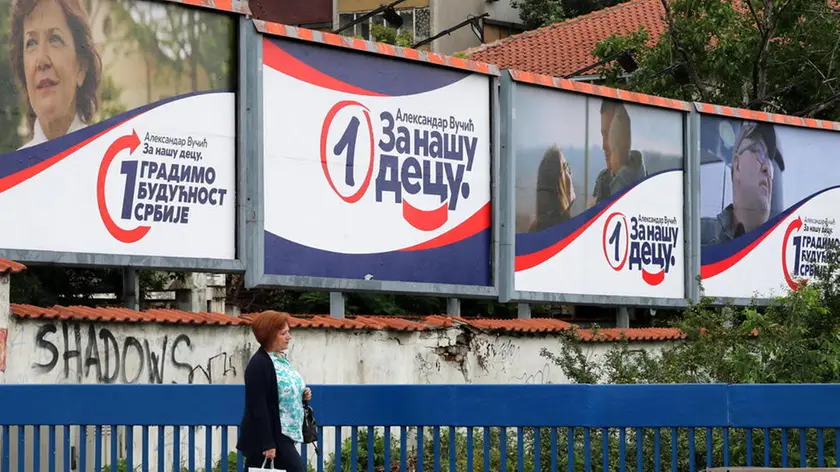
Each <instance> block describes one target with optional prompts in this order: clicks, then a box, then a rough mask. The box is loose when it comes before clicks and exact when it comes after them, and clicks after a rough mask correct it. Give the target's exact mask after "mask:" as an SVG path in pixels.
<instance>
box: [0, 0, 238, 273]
mask: <svg viewBox="0 0 840 472" xmlns="http://www.w3.org/2000/svg"><path fill="white" fill-rule="evenodd" d="M149 2H150V3H160V2H155V1H153V0H149ZM163 3H176V4H181V5H183V7H184V8H200V9H203V10H211V11H213V13H215V14H218V15H225V16H227V17H229V18H231V20H232V21H233V23H234V25H235V26H234V32H233V33H234V37H237V36H238V38H239V40H238V41H237V44H236V46H235V47H234V53H235V55H236V56H235V57H236V68H237V70H236V90H234V96H235V107H234V114H236V117H235V122H236V126H235V133H236V137H235V139H236V147H235V152H234V159H236V166H235V171H236V185H237V187H238V188H237V189H236V208H235V210H234V224H235V225H236V226H237V227H236V228H234V232H235V236H234V254H235V257H234V258H233V259H211V258H196V257H172V256H150V255H128V254H105V253H85V252H68V251H47V250H27V249H5V248H0V257H3V258H6V259H11V260H14V261H19V262H22V263H26V264H30V265H35V266H37V265H59V266H66V267H95V268H105V267H134V268H138V269H151V270H189V271H206V272H213V273H231V272H233V273H236V272H243V271H245V259H244V257H243V256H244V252H243V251H242V244H241V242H242V241H243V239H242V236H243V235H244V231H243V230H242V229H241V228H242V227H243V226H244V225H242V224H241V223H242V221H244V215H243V214H242V213H243V212H242V208H243V207H244V206H245V204H246V203H247V202H246V201H245V197H244V195H243V193H242V192H241V189H242V188H243V184H244V179H243V177H242V176H244V175H245V172H246V167H247V166H246V162H245V161H246V159H245V158H244V156H247V154H246V153H245V152H243V150H244V148H245V147H246V145H247V143H243V141H247V140H242V139H240V136H244V135H245V134H244V133H245V131H246V130H247V128H246V127H244V126H245V124H244V123H243V122H242V120H241V118H240V117H241V116H243V110H244V105H243V100H242V98H241V97H240V91H241V90H247V89H248V77H247V73H248V69H247V68H245V67H243V66H244V65H245V64H243V55H242V50H243V49H242V47H241V44H242V36H243V30H248V29H253V26H252V25H250V24H248V23H251V21H250V20H248V19H247V17H245V16H242V15H243V14H245V13H246V12H250V10H247V3H245V4H244V7H243V2H241V1H238V0H235V1H233V2H232V3H231V9H230V10H228V9H226V8H220V7H212V6H210V5H209V3H208V5H205V4H204V3H201V4H199V5H193V4H192V3H189V2H185V1H179V0H167V1H164V2H163ZM243 8H244V9H243Z"/></svg>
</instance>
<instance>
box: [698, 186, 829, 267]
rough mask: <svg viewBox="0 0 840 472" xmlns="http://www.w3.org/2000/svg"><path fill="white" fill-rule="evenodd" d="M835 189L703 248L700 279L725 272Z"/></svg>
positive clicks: (810, 198)
mask: <svg viewBox="0 0 840 472" xmlns="http://www.w3.org/2000/svg"><path fill="white" fill-rule="evenodd" d="M837 188H840V186H835V187H829V188H826V189H823V190H820V191H819V192H816V193H814V194H812V195H810V196H808V197H805V198H804V199H802V200H800V201H799V202H797V203H796V204H794V205H793V206H791V207H790V208H788V209H786V210H784V211H782V212H780V213H779V214H777V215H776V216H774V217H772V218H770V219H769V220H767V221H766V222H765V223H764V224H763V225H761V226H759V227H758V228H756V229H754V230H752V231H750V232H748V233H744V234H743V235H741V236H739V237H737V238H735V239H732V240H729V241H725V242H722V243H718V244H714V245H709V246H703V247H702V248H701V250H700V264H701V267H700V277H701V278H702V279H710V278H712V277H714V276H716V275H719V274H722V273H723V272H726V271H727V270H729V269H730V268H732V267H733V266H734V265H735V264H737V263H738V262H740V261H741V260H742V259H743V258H745V257H746V256H747V255H748V254H750V253H751V252H752V251H753V250H754V249H755V248H756V247H758V246H759V245H760V244H761V243H762V242H763V241H764V240H765V239H766V238H767V237H768V236H769V235H770V234H771V233H772V232H773V231H775V230H776V228H778V227H779V226H780V225H781V224H782V222H783V221H784V220H785V219H786V218H787V217H788V216H790V215H791V214H792V213H793V212H795V211H797V210H798V209H799V208H801V207H802V205H804V204H806V203H808V201H810V200H812V199H814V198H815V197H817V196H818V195H820V194H822V193H825V192H828V191H830V190H834V189H837ZM779 250H780V252H779V257H781V254H782V253H781V250H782V248H779Z"/></svg>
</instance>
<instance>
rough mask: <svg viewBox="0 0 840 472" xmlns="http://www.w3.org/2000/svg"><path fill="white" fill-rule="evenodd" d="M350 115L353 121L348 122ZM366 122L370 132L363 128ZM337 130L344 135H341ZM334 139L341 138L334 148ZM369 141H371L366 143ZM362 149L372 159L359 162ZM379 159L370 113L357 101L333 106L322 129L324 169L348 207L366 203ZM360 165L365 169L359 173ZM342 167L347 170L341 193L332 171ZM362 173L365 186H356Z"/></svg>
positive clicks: (322, 161) (329, 182)
mask: <svg viewBox="0 0 840 472" xmlns="http://www.w3.org/2000/svg"><path fill="white" fill-rule="evenodd" d="M348 115H349V120H348V119H347V116H348ZM360 117H361V118H360ZM362 119H363V120H364V123H365V125H366V126H367V129H366V130H365V129H364V127H363V126H362V122H363V120H362ZM344 123H346V125H344V127H343V130H342V129H341V128H340V127H341V126H342V125H343V124H344ZM336 128H337V129H336ZM337 130H341V131H340V132H337ZM360 133H361V134H362V136H361V139H359V138H360V137H359V134H360ZM331 135H332V137H333V139H335V136H336V135H337V136H338V139H337V140H335V144H334V145H332V146H330V145H329V144H330V143H331V141H332V140H331V139H330V137H331ZM365 138H368V139H367V140H365ZM360 141H361V142H360ZM365 147H367V149H365ZM358 148H361V149H360V150H361V151H362V152H364V151H365V150H367V151H368V154H369V157H368V159H367V160H366V161H365V160H362V161H361V162H357V161H356V159H357V155H358V154H357V149H358ZM375 155H376V148H375V147H374V139H373V124H372V123H371V119H370V110H369V109H368V108H367V107H366V106H364V105H362V104H361V103H359V102H357V101H353V100H343V101H340V102H338V103H336V104H335V105H333V107H332V108H331V109H330V111H329V112H328V113H327V116H326V118H324V124H323V126H322V127H321V168H322V170H323V171H324V177H326V178H327V183H328V184H329V185H330V188H332V190H333V192H335V194H336V195H338V197H339V198H341V199H342V200H344V201H345V202H347V203H356V202H358V201H359V200H361V199H362V197H363V196H364V195H365V193H366V192H367V190H368V188H369V187H370V182H371V178H372V177H373V168H374V163H375ZM357 164H361V165H362V169H358V166H357ZM339 167H340V168H343V169H344V178H343V179H341V178H339V179H338V181H339V182H342V183H341V185H340V186H341V189H339V186H338V185H336V180H334V179H333V175H332V173H333V172H335V170H331V168H332V169H337V168H339ZM365 167H366V168H365ZM358 170H361V174H363V175H364V177H363V178H362V181H361V183H360V184H359V185H356V180H357V179H356V177H357V171H358Z"/></svg>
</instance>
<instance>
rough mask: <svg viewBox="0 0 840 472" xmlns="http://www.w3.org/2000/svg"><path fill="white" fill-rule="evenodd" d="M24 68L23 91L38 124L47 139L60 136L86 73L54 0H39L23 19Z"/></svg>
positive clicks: (70, 118)
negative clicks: (24, 88) (24, 89)
mask: <svg viewBox="0 0 840 472" xmlns="http://www.w3.org/2000/svg"><path fill="white" fill-rule="evenodd" d="M23 67H24V71H25V73H26V92H27V94H28V95H29V102H30V103H31V104H32V109H33V110H35V115H36V116H37V117H38V120H39V122H40V123H41V127H42V128H43V129H44V132H45V133H46V134H47V137H48V138H49V139H52V138H54V137H57V136H61V135H62V134H64V133H65V132H66V131H67V128H69V127H70V123H71V122H72V121H73V117H74V116H75V114H76V90H77V88H78V87H79V86H81V85H82V83H83V82H84V78H85V75H84V71H82V70H81V69H80V67H79V61H78V58H77V56H76V44H75V43H74V41H73V33H72V31H70V26H69V25H68V24H67V18H66V16H65V15H64V10H62V8H61V6H60V5H59V4H58V2H56V0H41V1H40V2H39V3H38V6H36V7H35V9H34V10H33V11H32V13H30V14H29V15H28V16H27V17H26V18H25V19H24V20H23ZM51 131H52V132H51ZM50 134H54V135H55V134H57V136H50Z"/></svg>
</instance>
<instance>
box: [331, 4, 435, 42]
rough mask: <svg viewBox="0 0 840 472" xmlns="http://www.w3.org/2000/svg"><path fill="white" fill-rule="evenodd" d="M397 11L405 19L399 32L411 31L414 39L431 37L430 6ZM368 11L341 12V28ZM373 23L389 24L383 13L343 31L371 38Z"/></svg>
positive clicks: (339, 16) (339, 20) (344, 33)
mask: <svg viewBox="0 0 840 472" xmlns="http://www.w3.org/2000/svg"><path fill="white" fill-rule="evenodd" d="M397 13H399V15H400V16H401V17H402V19H403V25H402V26H401V27H400V28H399V29H398V30H397V34H399V33H402V32H403V31H408V32H409V33H411V36H412V38H414V41H422V40H424V39H426V38H428V37H429V30H430V29H431V21H430V16H429V8H428V7H423V8H404V9H399V10H397ZM365 14H366V13H365V12H361V13H341V14H339V15H338V24H339V28H343V27H344V26H346V25H349V24H350V23H352V22H353V21H355V20H356V18H359V17H361V16H364V15H365ZM371 25H384V26H388V24H387V23H386V22H385V18H384V17H383V16H382V14H379V15H376V16H373V17H371V18H368V19H367V20H365V21H363V22H361V23H358V24H356V25H354V26H353V27H352V28H348V29H346V30H344V31H342V32H341V34H343V35H345V36H360V37H362V38H364V39H367V40H371V39H373V38H371V35H370V27H371Z"/></svg>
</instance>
